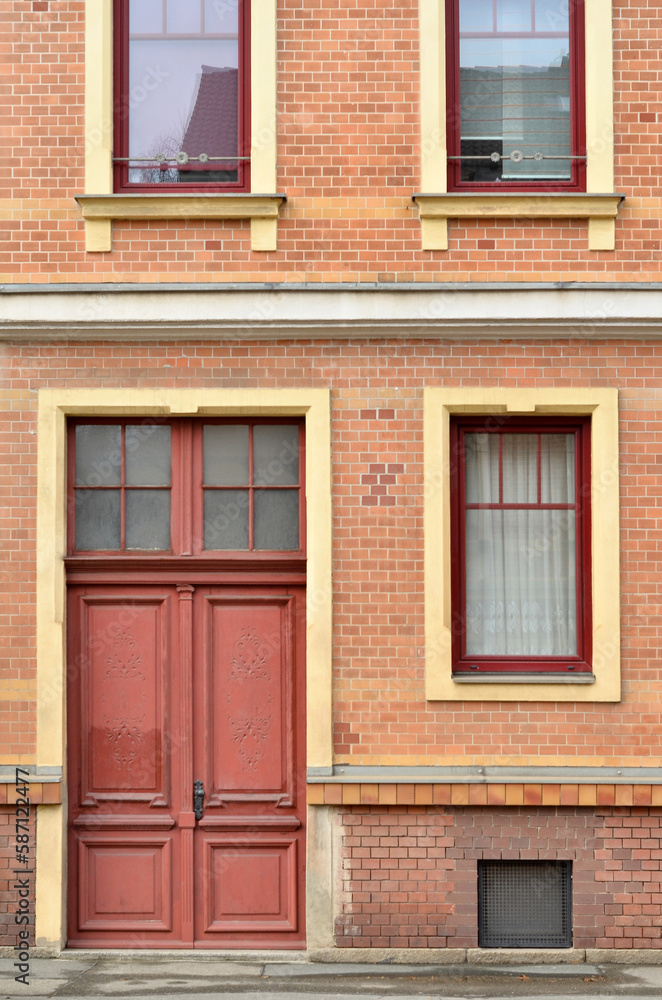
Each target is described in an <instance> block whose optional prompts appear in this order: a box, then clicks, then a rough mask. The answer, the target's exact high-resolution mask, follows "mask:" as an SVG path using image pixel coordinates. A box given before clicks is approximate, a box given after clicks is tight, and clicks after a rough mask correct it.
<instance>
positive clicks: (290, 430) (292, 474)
mask: <svg viewBox="0 0 662 1000" xmlns="http://www.w3.org/2000/svg"><path fill="white" fill-rule="evenodd" d="M253 482H254V483H256V485H259V486H290V485H291V484H293V483H298V482H299V428H298V427H297V426H296V425H295V424H282V425H281V424H259V425H258V426H256V427H254V428H253Z"/></svg>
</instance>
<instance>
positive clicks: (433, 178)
mask: <svg viewBox="0 0 662 1000" xmlns="http://www.w3.org/2000/svg"><path fill="white" fill-rule="evenodd" d="M419 14H420V16H419V24H420V47H421V94H422V95H424V99H423V100H422V101H421V192H420V193H417V194H415V195H414V196H413V197H414V200H415V201H416V203H417V205H418V208H419V217H420V219H421V234H422V243H423V250H448V223H447V220H448V219H449V218H450V219H457V218H469V219H475V218H504V217H507V218H543V217H544V218H568V219H577V218H579V219H587V220H588V247H589V250H613V249H614V246H615V229H616V226H615V218H616V215H617V212H618V206H619V204H620V202H621V201H622V200H623V197H624V195H622V194H617V193H615V192H614V108H613V56H612V47H613V46H612V0H584V16H585V23H586V43H585V67H586V83H585V88H586V95H585V97H586V150H587V161H586V192H578V193H576V194H575V193H567V194H566V193H560V194H558V195H552V194H549V195H545V194H541V195H535V194H532V193H530V192H529V193H526V192H519V193H518V192H507V193H504V194H499V193H496V192H495V193H492V192H486V191H483V192H476V193H467V194H456V193H450V194H449V193H448V185H447V176H448V175H447V159H446V155H447V149H446V48H445V46H446V21H445V0H420V4H419Z"/></svg>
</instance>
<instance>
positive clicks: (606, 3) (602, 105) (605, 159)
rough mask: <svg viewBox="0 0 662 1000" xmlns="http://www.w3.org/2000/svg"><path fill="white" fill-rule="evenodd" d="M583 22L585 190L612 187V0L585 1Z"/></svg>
mask: <svg viewBox="0 0 662 1000" xmlns="http://www.w3.org/2000/svg"><path fill="white" fill-rule="evenodd" d="M584 19H585V25H586V155H587V159H586V190H587V191H588V192H590V193H592V194H593V193H595V192H598V191H613V190H614V58H613V39H612V0H584Z"/></svg>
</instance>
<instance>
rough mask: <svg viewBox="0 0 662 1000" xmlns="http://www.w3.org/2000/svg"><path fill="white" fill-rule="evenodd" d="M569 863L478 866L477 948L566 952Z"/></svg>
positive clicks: (569, 938) (569, 924)
mask: <svg viewBox="0 0 662 1000" xmlns="http://www.w3.org/2000/svg"><path fill="white" fill-rule="evenodd" d="M571 885H572V863H571V862H570V861H479V862H478V944H479V946H480V947H481V948H570V947H572V908H571Z"/></svg>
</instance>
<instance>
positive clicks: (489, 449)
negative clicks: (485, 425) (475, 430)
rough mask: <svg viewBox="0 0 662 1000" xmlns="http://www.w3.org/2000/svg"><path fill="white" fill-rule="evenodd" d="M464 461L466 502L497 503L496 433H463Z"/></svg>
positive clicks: (497, 448) (497, 460)
mask: <svg viewBox="0 0 662 1000" xmlns="http://www.w3.org/2000/svg"><path fill="white" fill-rule="evenodd" d="M464 461H465V477H466V485H465V489H466V500H467V503H498V502H499V437H498V435H497V434H465V435H464Z"/></svg>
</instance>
